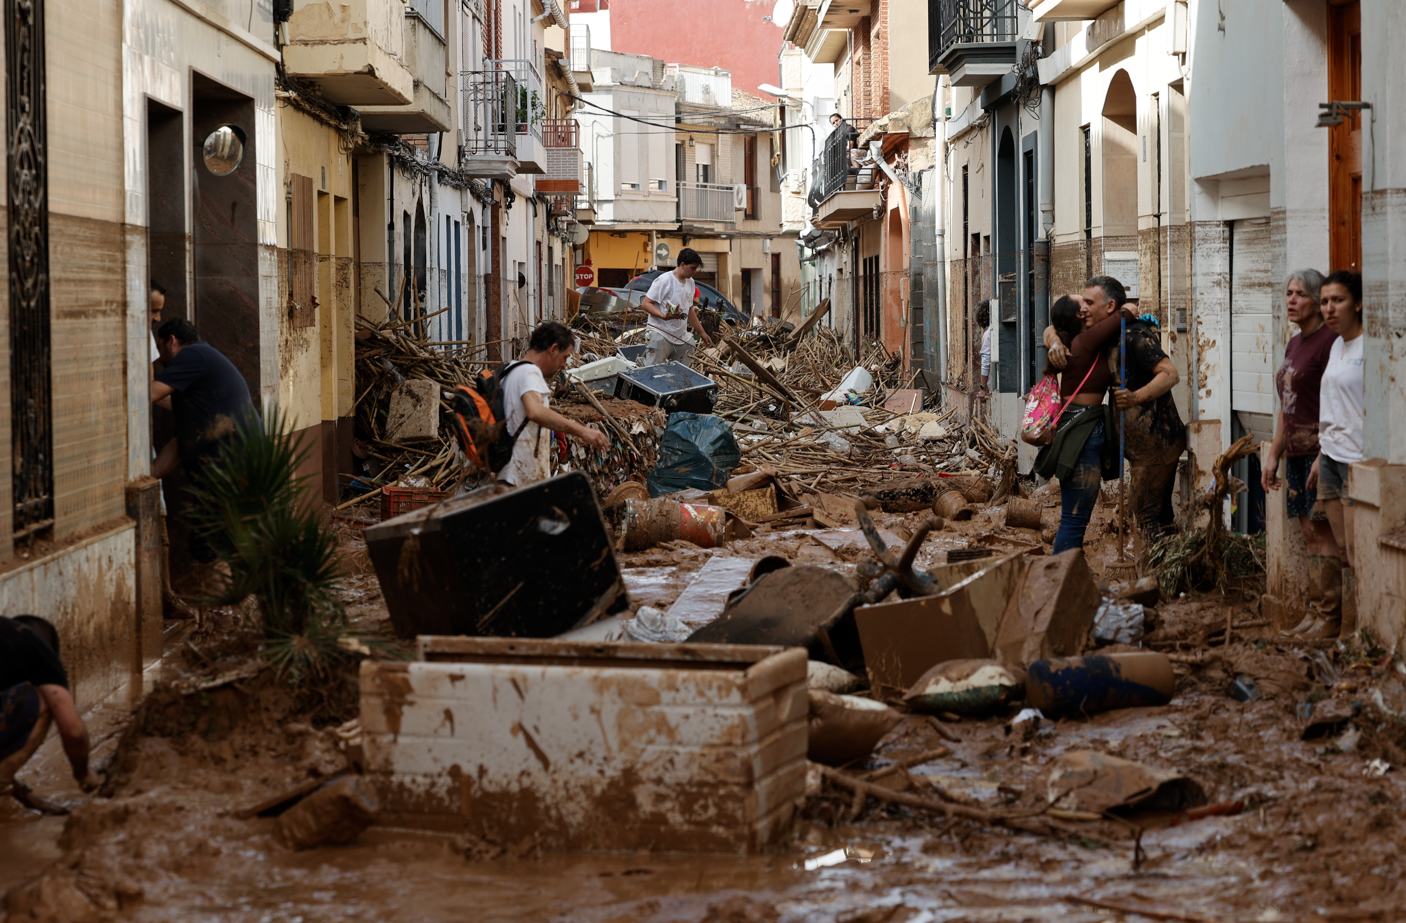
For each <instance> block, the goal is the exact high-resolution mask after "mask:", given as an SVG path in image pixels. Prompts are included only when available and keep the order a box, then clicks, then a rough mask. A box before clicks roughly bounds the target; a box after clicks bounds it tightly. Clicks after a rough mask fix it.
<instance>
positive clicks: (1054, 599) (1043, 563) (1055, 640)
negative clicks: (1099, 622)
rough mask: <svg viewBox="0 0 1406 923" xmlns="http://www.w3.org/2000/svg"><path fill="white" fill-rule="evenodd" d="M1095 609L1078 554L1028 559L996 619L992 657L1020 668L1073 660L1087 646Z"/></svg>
mask: <svg viewBox="0 0 1406 923" xmlns="http://www.w3.org/2000/svg"><path fill="white" fill-rule="evenodd" d="M1098 604H1099V592H1098V586H1097V584H1095V582H1094V576H1093V572H1092V571H1090V570H1089V565H1088V563H1087V562H1086V561H1085V560H1084V552H1083V551H1082V550H1080V549H1077V548H1073V549H1070V550H1069V551H1063V552H1060V553H1059V554H1057V555H1052V556H1050V557H1047V558H1032V559H1030V562H1029V567H1028V569H1027V570H1026V572H1025V579H1024V580H1022V581H1021V584H1020V588H1019V591H1018V592H1016V593H1015V594H1013V595H1012V596H1011V598H1010V604H1009V605H1008V606H1007V607H1006V609H1005V611H1004V612H1003V614H1002V616H1001V623H1000V630H999V632H998V633H997V636H996V639H995V654H996V656H997V657H999V658H1001V659H1002V660H1004V661H1006V662H1007V663H1016V664H1021V665H1025V664H1028V663H1030V662H1031V661H1034V660H1042V659H1045V658H1049V657H1068V656H1072V655H1074V654H1078V653H1080V652H1082V651H1083V650H1084V648H1085V646H1086V645H1087V644H1088V638H1089V633H1090V632H1091V631H1092V630H1093V624H1094V615H1095V613H1097V612H1098Z"/></svg>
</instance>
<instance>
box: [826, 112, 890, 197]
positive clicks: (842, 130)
mask: <svg viewBox="0 0 1406 923" xmlns="http://www.w3.org/2000/svg"><path fill="white" fill-rule="evenodd" d="M872 121H874V120H873V119H849V120H847V121H846V122H844V123H842V124H841V125H840V127H839V128H837V129H834V130H833V131H831V132H830V134H829V135H827V136H826V137H825V142H824V145H823V146H822V148H821V150H820V158H819V159H818V160H816V161H815V165H814V168H813V171H812V172H813V175H814V176H815V178H816V179H815V183H814V186H813V191H814V201H813V202H812V204H813V205H819V204H820V203H821V202H823V201H825V200H826V199H828V198H830V197H831V196H832V195H834V194H835V193H837V192H844V191H847V190H849V191H853V190H856V189H861V188H864V187H865V186H866V185H867V184H868V183H872V182H876V178H875V172H874V171H875V170H876V169H877V167H876V165H874V164H873V163H871V162H870V158H869V156H868V152H867V151H860V152H859V156H855V154H854V153H853V151H854V150H856V148H852V147H851V146H850V145H851V142H854V143H856V144H857V143H858V139H859V136H860V135H862V134H864V130H865V129H866V128H868V127H869V123H870V122H872Z"/></svg>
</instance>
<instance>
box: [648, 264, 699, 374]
mask: <svg viewBox="0 0 1406 923" xmlns="http://www.w3.org/2000/svg"><path fill="white" fill-rule="evenodd" d="M702 265H703V258H702V257H701V256H699V255H698V253H697V251H695V250H694V249H693V248H691V247H684V248H683V249H682V250H681V251H679V265H678V266H676V267H675V268H674V271H673V272H665V273H660V274H659V277H658V278H657V279H655V280H654V283H653V284H652V285H650V287H649V291H648V293H646V294H645V296H644V300H643V301H641V302H640V306H641V307H643V308H644V310H645V312H646V313H648V314H649V323H648V324H647V325H646V326H647V327H648V328H649V330H648V336H649V339H648V340H647V341H646V343H647V345H648V349H649V351H648V352H647V353H646V354H645V356H646V358H647V360H648V364H649V365H663V364H664V363H665V362H682V363H683V364H684V365H688V363H689V360H690V359H692V358H693V338H692V337H691V336H689V334H688V328H689V327H692V328H693V329H694V330H696V331H698V335H699V336H700V337H702V338H703V342H704V343H706V344H708V345H709V346H712V345H713V341H712V339H710V338H709V336H708V334H707V332H706V331H704V329H703V325H702V324H701V323H699V321H698V312H697V311H695V310H693V299H694V296H695V295H696V294H697V292H698V286H696V285H694V284H693V281H692V280H693V274H694V273H696V272H697V271H698V267H699V266H702Z"/></svg>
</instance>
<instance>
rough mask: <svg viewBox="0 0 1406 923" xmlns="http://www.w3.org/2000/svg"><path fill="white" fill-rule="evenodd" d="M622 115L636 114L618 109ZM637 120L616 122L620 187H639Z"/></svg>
mask: <svg viewBox="0 0 1406 923" xmlns="http://www.w3.org/2000/svg"><path fill="white" fill-rule="evenodd" d="M620 111H621V114H622V115H629V116H633V115H637V113H635V112H633V111H631V110H629V109H622V110H620ZM642 127H643V126H641V125H640V123H639V122H632V121H630V120H629V119H620V120H619V122H618V123H617V129H616V138H617V139H618V140H619V142H620V163H619V170H618V172H619V180H620V188H622V189H627V188H634V189H638V188H639V182H640V163H639V136H638V135H637V134H636V133H635V130H636V129H639V128H642Z"/></svg>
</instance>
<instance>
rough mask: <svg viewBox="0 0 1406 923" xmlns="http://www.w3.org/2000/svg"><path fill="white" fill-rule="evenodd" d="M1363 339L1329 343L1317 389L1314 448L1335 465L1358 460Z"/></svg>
mask: <svg viewBox="0 0 1406 923" xmlns="http://www.w3.org/2000/svg"><path fill="white" fill-rule="evenodd" d="M1366 340H1367V338H1366V337H1365V336H1362V335H1361V334H1359V335H1358V336H1357V338H1356V339H1355V340H1352V341H1350V342H1344V341H1343V340H1342V338H1339V339H1337V340H1336V341H1334V343H1333V348H1332V349H1330V350H1329V351H1328V367H1327V368H1326V369H1324V370H1323V380H1322V383H1321V384H1319V386H1318V432H1319V435H1318V447H1319V449H1320V450H1321V451H1322V452H1323V454H1324V455H1326V456H1328V457H1329V458H1331V459H1332V460H1333V461H1337V462H1349V463H1350V462H1359V461H1362V418H1363V415H1364V414H1365V412H1366V391H1365V387H1366V386H1365V380H1364V378H1363V375H1362V371H1363V370H1362V344H1363V343H1365V342H1366Z"/></svg>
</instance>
